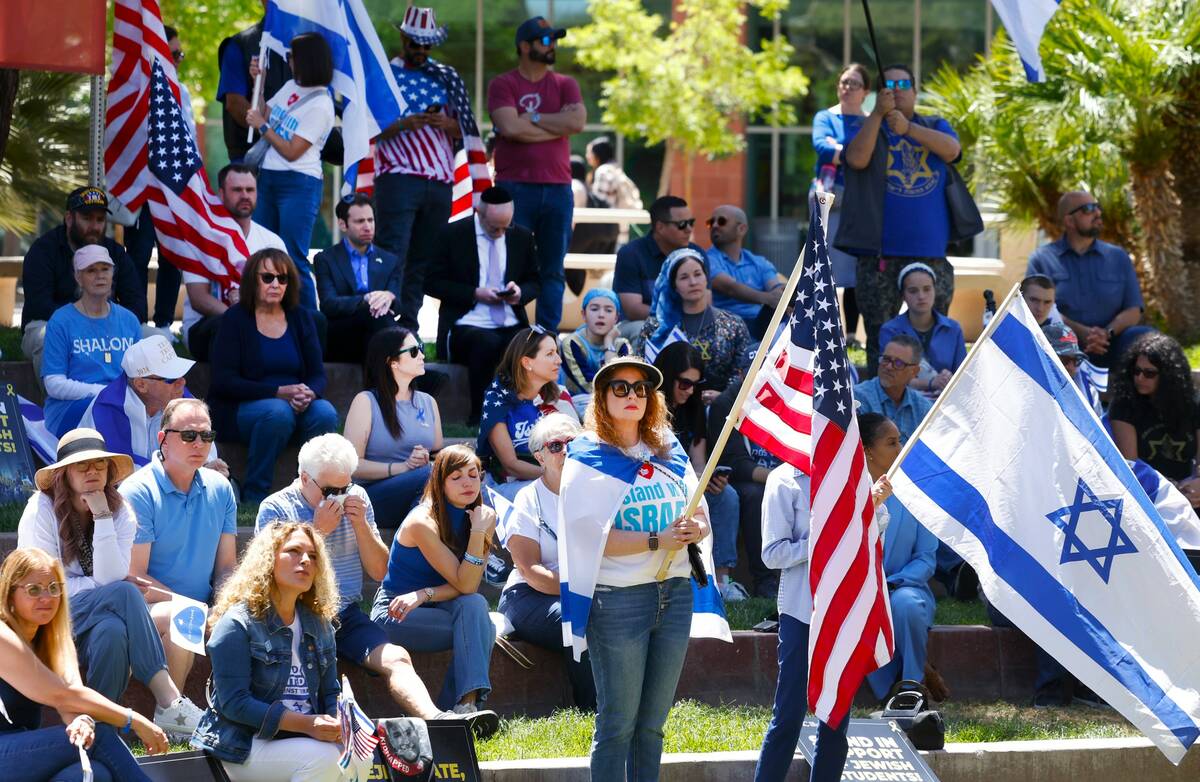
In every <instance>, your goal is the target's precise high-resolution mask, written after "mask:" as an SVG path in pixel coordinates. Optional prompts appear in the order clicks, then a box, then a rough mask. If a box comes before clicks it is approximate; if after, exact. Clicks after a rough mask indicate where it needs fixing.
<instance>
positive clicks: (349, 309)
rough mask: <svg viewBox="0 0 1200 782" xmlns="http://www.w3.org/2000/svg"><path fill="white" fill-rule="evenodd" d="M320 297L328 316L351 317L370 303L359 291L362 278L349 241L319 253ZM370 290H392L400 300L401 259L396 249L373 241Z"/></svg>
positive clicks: (318, 295)
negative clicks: (375, 243) (352, 255)
mask: <svg viewBox="0 0 1200 782" xmlns="http://www.w3.org/2000/svg"><path fill="white" fill-rule="evenodd" d="M316 264H317V297H318V298H319V299H320V302H321V312H323V313H325V317H327V318H349V317H350V316H352V315H353V314H354V313H355V312H356V311H357V310H358V308H359V307H364V308H365V307H366V306H367V304H366V302H365V301H363V294H361V293H358V292H357V291H358V279H357V277H355V275H354V266H353V265H352V264H351V263H350V253H348V252H346V244H345V241H341V242H338V243H337V244H335V245H334V246H333V247H330V248H329V249H327V250H322V251H321V252H319V253H317V258H316ZM367 290H368V291H391V293H392V295H393V296H395V297H396V306H399V301H400V259H399V258H398V257H396V255H395V254H394V253H390V252H388V251H387V250H384V249H381V248H380V247H378V246H376V245H371V254H370V258H369V260H368V261H367Z"/></svg>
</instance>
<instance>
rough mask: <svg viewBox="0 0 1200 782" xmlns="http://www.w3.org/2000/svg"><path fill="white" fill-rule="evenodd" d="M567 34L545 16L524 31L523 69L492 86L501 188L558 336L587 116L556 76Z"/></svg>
mask: <svg viewBox="0 0 1200 782" xmlns="http://www.w3.org/2000/svg"><path fill="white" fill-rule="evenodd" d="M566 34H567V31H566V30H564V29H562V28H561V27H558V28H556V27H551V26H550V23H549V22H547V21H546V20H545V19H544V18H542V17H540V16H535V17H533V18H532V19H527V20H526V21H524V22H522V23H521V26H520V27H518V28H517V40H516V43H517V68H516V70H512V71H509V72H508V73H502V74H500V75H499V76H497V77H496V78H494V79H492V81H491V83H490V84H489V85H488V113H489V114H491V116H492V124H493V125H494V126H495V130H496V153H495V165H496V184H497V185H501V186H503V187H504V188H505V189H507V190H508V191H509V192H510V193H512V196H513V201H514V203H515V204H516V210H515V213H514V215H513V222H515V223H516V224H517V225H520V226H522V227H524V228H527V229H529V230H530V231H532V232H533V235H534V240H535V241H536V242H537V254H538V272H539V274H540V275H541V283H542V294H541V296H539V297H538V300H537V322H538V325H540V326H542V327H544V328H546V329H548V330H550V331H557V330H558V321H559V320H560V319H561V318H562V299H563V289H564V288H565V282H564V277H563V256H565V255H566V254H567V243H568V242H569V241H570V239H571V217H572V213H573V212H574V199H573V197H572V195H571V161H570V156H571V146H570V142H569V141H568V140H567V137H568V136H571V135H573V134H575V133H578V132H580V131H581V130H583V125H584V123H585V122H586V121H587V111H586V110H585V109H584V106H583V98H582V97H580V94H579V85H578V84H577V83H576V82H575V80H574V79H572V78H571V77H570V76H563V75H561V74H558V73H555V72H554V71H552V70H550V66H551V65H553V64H554V55H555V46H556V44H557V41H558V39H559V38H562V37H563V36H564V35H566Z"/></svg>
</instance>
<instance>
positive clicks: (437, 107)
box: [425, 103, 442, 114]
mask: <svg viewBox="0 0 1200 782" xmlns="http://www.w3.org/2000/svg"><path fill="white" fill-rule="evenodd" d="M441 110H442V104H440V103H431V104H429V105H428V106H426V107H425V113H426V114H437V113H438V112H439V111H441Z"/></svg>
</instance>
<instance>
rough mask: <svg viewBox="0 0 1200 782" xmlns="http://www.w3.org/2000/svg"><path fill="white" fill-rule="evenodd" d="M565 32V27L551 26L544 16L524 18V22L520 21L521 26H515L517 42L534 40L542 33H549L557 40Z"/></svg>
mask: <svg viewBox="0 0 1200 782" xmlns="http://www.w3.org/2000/svg"><path fill="white" fill-rule="evenodd" d="M566 34H567V31H566V28H563V27H551V26H550V23H549V22H547V21H546V17H544V16H535V17H533V18H532V19H526V20H525V21H524V22H521V26H520V27H518V28H517V43H518V44H520V43H521V42H522V41H534V40H537V39H538V38H541V37H542V36H543V35H549V36H552V37H553V38H554V39H555V40H558V39H559V38H562V37H563V36H564V35H566Z"/></svg>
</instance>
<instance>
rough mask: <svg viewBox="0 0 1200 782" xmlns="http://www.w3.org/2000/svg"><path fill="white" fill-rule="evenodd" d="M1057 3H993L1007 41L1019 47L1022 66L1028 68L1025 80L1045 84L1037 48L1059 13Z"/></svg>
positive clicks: (1008, 0) (1015, 0)
mask: <svg viewBox="0 0 1200 782" xmlns="http://www.w3.org/2000/svg"><path fill="white" fill-rule="evenodd" d="M1058 3H1059V0H992V5H993V6H994V7H995V8H996V13H997V14H999V15H1000V21H1002V22H1004V29H1005V30H1007V31H1008V37H1009V38H1011V39H1012V42H1013V43H1014V44H1015V45H1016V47H1017V54H1019V55H1020V56H1021V64H1022V65H1024V66H1025V78H1027V79H1029V81H1045V80H1046V69H1045V68H1043V67H1042V55H1041V54H1040V53H1039V52H1038V45H1039V44H1040V43H1041V42H1042V33H1043V32H1044V31H1045V29H1046V23H1047V22H1049V21H1050V17H1052V16H1054V12H1055V11H1057V10H1058Z"/></svg>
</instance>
